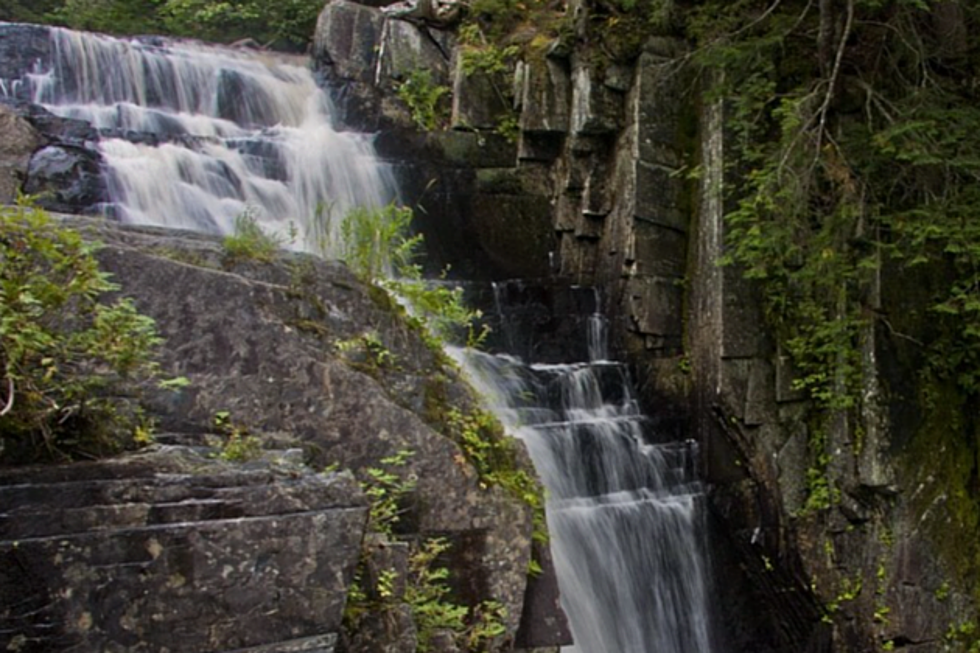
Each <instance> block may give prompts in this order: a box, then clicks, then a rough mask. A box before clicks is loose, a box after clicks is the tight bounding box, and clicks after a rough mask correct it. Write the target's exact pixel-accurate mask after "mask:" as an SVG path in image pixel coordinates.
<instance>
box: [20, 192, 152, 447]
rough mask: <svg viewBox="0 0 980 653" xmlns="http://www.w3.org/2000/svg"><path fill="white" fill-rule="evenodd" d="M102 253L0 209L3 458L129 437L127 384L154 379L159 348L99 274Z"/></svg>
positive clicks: (39, 219)
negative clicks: (123, 396)
mask: <svg viewBox="0 0 980 653" xmlns="http://www.w3.org/2000/svg"><path fill="white" fill-rule="evenodd" d="M98 247H99V245H98V244H97V243H92V242H88V241H86V240H85V239H83V237H82V235H81V234H79V233H78V232H77V231H73V230H71V229H68V228H65V227H63V226H61V225H60V224H58V223H56V222H55V221H53V220H52V219H51V218H50V217H49V216H48V215H47V214H46V213H44V212H43V211H41V210H39V209H35V208H32V207H29V206H20V207H14V208H0V374H2V379H0V392H2V395H0V396H2V400H0V457H3V458H5V459H8V460H13V461H23V460H30V459H36V458H56V457H69V456H72V455H78V454H85V455H97V454H102V453H107V452H110V451H113V450H116V449H118V448H119V447H120V446H121V445H122V444H123V439H124V438H131V437H132V433H133V432H134V430H135V426H136V425H137V423H138V422H139V418H140V417H139V415H138V412H135V411H132V410H128V409H127V408H126V406H127V404H126V403H125V402H124V401H122V399H121V398H120V388H121V387H122V382H124V381H132V380H137V381H138V380H140V379H146V378H149V377H152V376H154V375H155V374H156V373H157V366H156V364H155V363H154V362H153V353H154V350H155V349H156V347H157V346H158V345H159V344H160V343H161V339H160V338H159V337H158V335H157V332H156V327H155V324H154V322H153V320H152V319H151V318H149V317H146V316H144V315H141V314H140V313H139V312H138V311H137V310H136V307H135V306H134V305H133V303H132V301H131V300H129V299H126V298H116V299H115V300H114V301H112V303H104V302H103V301H101V299H102V298H103V296H104V295H105V294H106V293H111V292H114V291H116V290H118V288H119V287H118V286H117V285H116V284H114V283H112V282H111V281H110V280H109V275H108V274H107V273H106V272H103V271H102V270H101V269H100V268H99V264H98V261H97V260H96V258H95V252H96V250H97V249H98Z"/></svg>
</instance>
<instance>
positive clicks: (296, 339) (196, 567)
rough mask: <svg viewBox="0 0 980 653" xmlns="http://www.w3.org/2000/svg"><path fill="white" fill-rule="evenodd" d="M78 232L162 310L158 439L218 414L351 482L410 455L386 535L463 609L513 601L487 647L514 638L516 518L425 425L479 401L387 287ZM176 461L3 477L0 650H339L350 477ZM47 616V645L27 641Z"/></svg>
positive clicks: (517, 508)
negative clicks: (442, 576) (425, 542)
mask: <svg viewBox="0 0 980 653" xmlns="http://www.w3.org/2000/svg"><path fill="white" fill-rule="evenodd" d="M71 224H72V225H73V226H75V227H78V228H81V229H83V230H85V231H86V233H89V234H90V235H91V236H92V237H93V238H98V239H99V240H100V241H102V242H103V243H104V244H105V245H104V247H103V248H102V249H101V250H100V252H99V258H100V261H101V263H102V265H103V267H104V269H106V270H107V271H109V272H110V273H111V274H112V275H113V278H114V279H115V280H116V281H117V282H118V283H119V284H120V286H121V292H122V293H123V294H125V295H127V296H130V297H133V298H134V301H135V303H136V304H137V306H138V307H139V309H140V310H141V311H142V312H143V313H145V314H147V315H149V316H151V317H153V318H154V319H155V320H156V322H157V325H158V328H159V330H160V332H161V335H162V336H163V337H164V338H165V339H166V346H165V347H163V348H162V350H161V356H162V361H161V362H162V366H163V370H164V373H165V374H167V375H170V376H184V377H186V378H187V380H188V381H189V385H188V386H187V387H186V388H183V389H181V390H179V391H178V392H176V393H175V392H172V391H166V390H160V389H157V388H146V389H145V392H144V395H143V402H144V404H145V407H146V409H147V411H148V414H149V415H150V416H152V417H153V418H154V419H155V420H156V421H157V423H158V425H159V426H158V428H159V430H160V431H161V432H164V433H178V434H181V435H180V436H179V437H177V436H174V437H173V438H170V437H168V438H164V439H165V440H173V441H174V442H178V443H181V444H185V445H189V446H192V447H200V446H203V445H204V444H206V443H209V442H210V443H212V444H213V443H214V439H215V437H216V435H215V427H214V420H215V415H217V414H219V413H222V414H227V415H228V416H229V417H228V419H229V420H231V422H232V423H234V424H235V425H236V427H237V428H241V429H244V430H247V432H248V433H250V434H254V435H255V437H257V438H259V439H260V441H261V442H262V443H263V446H264V447H266V448H272V449H277V448H281V447H283V446H289V447H293V448H298V449H300V450H301V452H300V453H299V458H300V459H301V460H304V461H305V462H306V463H308V464H309V465H310V466H312V468H313V469H322V468H323V467H324V466H326V465H328V464H332V465H337V466H339V467H340V468H342V469H350V470H352V471H353V472H354V473H355V474H358V475H360V474H361V473H362V472H363V470H365V469H366V468H368V467H377V466H380V465H382V463H381V460H382V459H384V458H387V457H389V456H392V455H393V454H395V453H396V452H399V451H405V450H408V451H411V452H412V455H411V456H410V457H409V461H408V463H407V464H406V466H405V467H404V469H403V470H401V473H403V474H404V475H405V476H406V478H408V477H411V478H415V479H416V488H415V490H414V491H413V493H412V494H411V496H410V498H409V500H408V502H407V503H406V509H407V510H408V512H407V513H406V515H405V516H404V517H403V521H402V524H403V525H402V527H401V529H402V531H404V532H402V531H400V534H401V535H402V536H405V537H409V538H425V537H431V536H437V535H438V536H440V537H444V538H446V539H447V540H448V541H449V542H450V543H451V544H452V545H453V548H452V551H453V553H452V556H451V559H449V560H447V563H446V564H447V565H448V567H449V568H450V571H451V573H452V578H453V583H454V585H453V586H454V588H456V591H457V600H458V601H459V602H461V603H463V604H471V605H475V604H477V603H479V602H480V601H482V600H486V599H491V598H492V599H494V600H497V601H499V602H500V603H501V604H503V605H504V606H506V609H507V615H508V616H507V618H506V620H505V627H506V631H507V634H506V636H505V637H503V638H502V639H501V642H502V644H501V645H503V643H506V642H510V641H513V638H514V636H515V635H516V633H517V631H518V626H519V625H520V618H521V614H522V612H523V604H524V596H525V591H526V586H527V569H528V564H529V560H530V555H531V530H532V525H531V514H530V511H529V509H528V508H527V506H526V505H525V504H524V503H523V502H521V501H520V500H518V499H516V498H514V497H513V496H512V495H510V494H508V493H506V492H504V491H503V490H501V489H500V488H498V487H487V486H486V485H485V484H484V483H482V482H481V481H480V479H479V478H478V476H477V474H476V472H475V471H474V469H473V468H472V467H471V466H470V465H469V464H468V463H467V462H466V459H465V456H464V455H463V452H462V451H461V450H460V448H459V447H458V446H457V445H456V444H455V443H454V442H453V441H452V440H451V439H449V438H448V437H447V436H446V435H444V434H443V433H441V432H439V431H438V430H437V427H438V425H437V424H436V423H435V422H432V421H430V418H431V415H432V414H433V413H438V412H439V411H440V410H447V409H448V406H449V405H452V406H454V407H456V408H459V409H461V410H466V409H467V406H469V407H475V406H476V404H475V401H474V399H473V397H472V395H471V394H470V390H468V389H467V388H466V387H465V386H464V385H463V384H462V382H460V381H459V380H458V378H457V377H456V372H455V370H454V368H452V367H451V366H448V364H447V363H446V362H445V360H444V359H443V358H442V356H441V355H440V354H438V353H437V352H434V351H433V350H431V349H430V348H429V347H428V346H426V345H425V344H424V343H423V341H422V339H421V338H420V336H419V334H418V332H417V331H416V330H414V329H413V328H411V327H410V326H408V324H407V323H406V321H405V320H404V319H403V317H402V314H401V309H399V308H398V306H397V305H396V304H394V303H393V302H392V300H391V299H389V298H388V297H387V295H385V294H384V293H379V292H378V291H375V290H371V289H369V288H368V287H366V286H365V285H364V284H362V283H361V282H360V281H359V280H357V279H356V278H355V277H354V276H353V275H352V274H351V273H350V272H349V271H348V270H347V269H346V267H344V266H342V265H341V264H338V263H330V262H325V261H322V260H319V259H314V258H312V257H308V256H300V255H284V257H283V258H282V260H280V261H279V262H277V263H275V264H268V263H256V262H251V261H247V260H244V261H243V260H238V261H230V260H228V259H227V258H225V255H224V253H223V251H222V249H221V246H220V244H219V243H217V242H216V241H214V240H209V239H207V238H205V237H200V236H195V235H189V234H186V235H181V234H179V233H173V232H165V231H162V230H155V229H132V228H119V227H115V226H112V225H111V224H109V223H105V222H99V221H75V222H72V223H71ZM367 334H370V337H371V338H372V339H377V341H378V342H380V343H383V346H384V347H385V348H386V350H387V351H388V352H390V356H391V357H390V359H389V360H390V361H391V364H390V365H389V364H382V363H379V362H378V361H377V360H376V359H372V358H371V357H370V352H365V351H363V350H360V349H358V348H357V347H356V343H358V342H360V340H359V339H360V338H363V337H365V336H366V335H367ZM343 342H346V343H355V346H353V347H338V343H343ZM440 401H444V402H446V404H445V406H443V405H442V404H440V403H439V402H440ZM440 406H442V408H440ZM219 440H220V438H219ZM267 455H271V453H270V454H267ZM190 456H191V455H190V454H189V453H188V454H187V455H184V454H180V455H177V454H173V455H166V451H162V452H160V453H156V454H147V455H145V456H136V457H132V458H123V459H122V461H120V462H118V463H114V462H106V463H99V464H92V465H80V466H67V467H60V466H59V467H54V468H49V469H48V470H37V469H31V470H17V471H11V472H7V471H5V472H4V474H3V475H2V477H3V479H4V481H3V484H2V486H0V497H2V499H0V513H2V514H3V519H2V520H0V538H2V540H3V542H2V543H0V554H2V555H3V556H4V559H5V561H6V562H5V563H4V565H3V571H2V572H0V573H3V574H8V575H11V574H12V576H10V577H9V578H6V577H5V578H4V588H18V589H16V590H14V593H15V594H16V596H15V595H14V594H11V593H10V591H7V593H5V594H3V601H2V609H0V620H2V622H3V627H2V628H0V632H2V633H3V634H2V638H3V640H2V643H3V645H4V646H11V645H16V646H23V647H26V648H21V649H20V650H79V651H87V650H92V651H94V650H146V651H165V650H170V651H177V650H179V651H205V650H207V651H223V650H239V649H242V650H249V651H251V650H252V648H253V647H261V646H266V645H273V644H275V646H280V645H281V646H283V647H286V648H275V649H269V650H311V651H313V650H316V651H320V650H323V651H327V650H332V648H331V647H332V645H333V644H332V642H333V639H334V638H335V636H336V634H337V631H338V628H339V624H340V615H341V612H342V610H343V605H344V602H345V597H346V592H347V589H348V584H349V582H350V580H351V574H352V571H353V565H354V564H355V563H356V561H357V559H358V556H359V551H360V547H361V539H362V529H363V527H364V517H365V501H364V498H363V496H362V494H361V492H360V490H359V488H358V486H357V485H356V484H355V483H354V482H353V479H352V478H350V477H349V476H336V475H334V476H320V475H317V474H315V473H313V472H311V471H310V470H309V468H307V467H298V468H290V469H286V470H278V469H272V470H266V469H261V468H260V469H256V470H252V469H251V468H250V467H249V466H248V465H246V466H245V467H244V468H240V466H239V467H236V466H234V465H232V466H229V465H226V464H221V465H219V464H217V463H215V462H214V461H213V460H210V459H208V458H206V457H205V458H201V457H200V456H198V457H197V458H193V459H192V457H190ZM174 457H176V462H175V461H173V460H171V458H174ZM295 457H296V456H295V455H293V454H291V455H290V456H288V458H290V459H293V458H295ZM48 477H51V478H52V479H53V480H52V483H53V484H47V480H46V479H47V478H48ZM76 480H78V482H76ZM75 490H77V492H74V491H75ZM89 498H90V499H91V501H89V502H88V503H85V501H88V500H89ZM76 499H77V500H79V501H82V503H79V504H78V505H75V504H73V503H71V502H72V501H74V500H76ZM42 515H48V516H49V517H50V519H43V518H42ZM8 562H9V563H10V564H7V563H8ZM14 576H16V577H14ZM8 581H9V582H8ZM23 587H29V588H31V590H30V592H31V593H30V594H29V595H28V596H27V597H25V595H24V594H23V591H22V589H21V588H23ZM107 587H111V588H112V589H111V591H107V590H106V588H107ZM246 590H248V591H246ZM252 590H254V591H252ZM5 591H6V590H5ZM72 597H74V598H72ZM28 598H29V600H28ZM52 623H57V624H59V626H58V628H57V629H55V631H53V633H52V634H51V637H55V638H56V639H54V640H50V639H49V640H43V642H44V643H43V644H38V647H35V648H30V647H29V646H28V645H29V644H30V643H31V642H34V641H35V639H36V637H38V636H39V633H42V632H47V631H46V630H45V629H46V628H49V626H48V625H47V624H52ZM311 638H312V639H311ZM277 642H278V643H281V644H278V643H277ZM137 645H138V646H137ZM290 646H295V648H288V647H290ZM303 646H307V647H308V648H305V649H304V648H302V647H303ZM45 647H47V648H45ZM73 647H74V648H73ZM134 647H135V648H134ZM256 650H264V649H258V648H257V649H256Z"/></svg>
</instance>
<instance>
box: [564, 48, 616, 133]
mask: <svg viewBox="0 0 980 653" xmlns="http://www.w3.org/2000/svg"><path fill="white" fill-rule="evenodd" d="M593 75H594V72H593V70H592V68H591V67H590V66H587V65H584V64H581V63H580V64H577V65H576V66H575V67H574V68H573V70H572V115H571V129H572V131H573V132H574V133H575V134H581V135H594V134H608V133H610V132H615V131H617V130H618V129H619V128H620V127H621V126H622V123H623V117H622V114H623V99H622V96H621V95H619V94H617V93H614V92H613V91H611V90H610V89H608V88H607V87H606V86H605V85H604V84H601V83H597V82H596V81H595V80H594V79H593Z"/></svg>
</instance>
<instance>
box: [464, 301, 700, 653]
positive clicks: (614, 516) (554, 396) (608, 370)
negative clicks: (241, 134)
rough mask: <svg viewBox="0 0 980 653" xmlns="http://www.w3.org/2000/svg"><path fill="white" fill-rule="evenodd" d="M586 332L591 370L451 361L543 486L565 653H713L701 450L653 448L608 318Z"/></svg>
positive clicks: (472, 356) (477, 359) (684, 445)
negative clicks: (567, 641) (609, 350)
mask: <svg viewBox="0 0 980 653" xmlns="http://www.w3.org/2000/svg"><path fill="white" fill-rule="evenodd" d="M499 303H500V300H499V299H498V305H499ZM584 323H585V324H586V325H587V327H586V328H585V329H583V330H582V333H581V337H582V338H583V339H586V340H587V343H586V344H587V345H588V346H587V347H585V348H579V350H580V351H587V352H589V353H588V358H589V360H585V361H579V362H570V363H562V364H555V363H533V362H526V361H523V360H521V359H519V358H516V357H513V356H510V355H492V354H487V353H482V352H477V351H471V350H465V351H464V350H456V351H455V354H456V356H457V357H458V359H459V360H461V361H462V362H463V364H464V366H465V367H466V368H467V369H468V370H469V371H470V373H471V376H472V377H473V378H474V379H476V381H477V385H478V387H479V389H480V390H481V391H482V393H483V394H484V396H485V397H487V398H488V400H489V402H490V403H491V404H492V405H493V406H494V408H495V410H496V412H497V414H498V415H499V416H500V417H501V419H502V420H503V421H504V422H505V425H506V426H507V427H508V428H509V429H510V431H511V432H512V433H514V434H515V435H516V436H517V437H519V438H521V439H522V440H523V441H524V442H525V444H526V445H527V447H528V450H529V452H530V455H531V458H532V460H533V462H534V465H535V468H536V469H537V471H538V473H539V474H540V476H541V478H542V481H543V482H544V485H545V487H546V488H547V493H548V502H547V508H548V526H549V529H550V532H551V549H552V553H553V555H554V560H555V568H556V572H557V574H558V582H559V586H560V588H561V594H562V606H563V607H564V609H565V612H566V614H567V615H568V618H569V624H570V627H571V629H572V633H573V636H574V639H575V645H574V646H573V647H571V648H569V649H567V650H568V651H575V652H581V653H710V651H711V650H712V646H711V637H710V628H709V623H708V597H707V591H706V588H707V580H708V579H707V570H706V563H705V558H704V553H703V551H702V542H701V539H702V537H703V533H704V532H705V529H704V527H703V524H702V514H701V503H702V502H701V497H702V487H701V484H700V483H699V481H698V479H697V475H696V454H697V451H696V447H695V445H694V444H693V443H691V442H657V441H656V440H657V438H656V434H655V433H652V432H651V428H650V424H649V420H648V419H647V418H646V417H645V416H644V415H643V414H642V413H641V412H640V410H639V407H638V406H637V402H636V399H635V395H634V391H633V387H632V384H631V381H630V379H629V374H628V372H627V370H626V367H625V366H624V365H623V364H621V363H617V362H613V361H609V360H606V348H605V339H604V329H603V328H602V327H603V322H602V320H601V318H599V317H598V316H597V315H589V316H588V319H587V320H585V321H584ZM531 349H533V348H529V347H527V346H525V347H524V348H523V350H524V351H529V350H531Z"/></svg>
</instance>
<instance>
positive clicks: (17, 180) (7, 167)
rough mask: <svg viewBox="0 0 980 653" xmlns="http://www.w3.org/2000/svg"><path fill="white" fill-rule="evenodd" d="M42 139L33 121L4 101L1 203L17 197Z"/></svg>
mask: <svg viewBox="0 0 980 653" xmlns="http://www.w3.org/2000/svg"><path fill="white" fill-rule="evenodd" d="M40 144H41V138H40V135H39V134H38V133H37V131H36V130H35V129H34V128H33V127H31V125H30V123H28V122H27V121H26V120H24V119H23V118H21V117H20V116H18V115H17V114H16V113H15V112H14V111H13V110H12V109H10V108H9V107H6V106H4V105H2V104H0V204H10V203H11V202H13V201H14V200H15V199H16V198H17V193H18V192H19V191H20V190H21V186H22V184H23V183H24V179H25V178H26V176H27V166H28V163H29V162H30V158H31V155H32V154H33V153H34V151H35V150H36V149H37V148H38V147H39V146H40Z"/></svg>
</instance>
